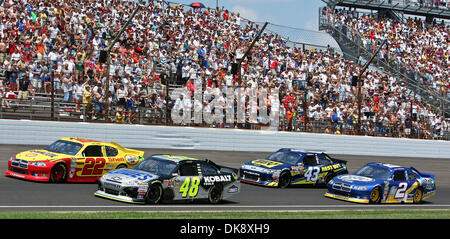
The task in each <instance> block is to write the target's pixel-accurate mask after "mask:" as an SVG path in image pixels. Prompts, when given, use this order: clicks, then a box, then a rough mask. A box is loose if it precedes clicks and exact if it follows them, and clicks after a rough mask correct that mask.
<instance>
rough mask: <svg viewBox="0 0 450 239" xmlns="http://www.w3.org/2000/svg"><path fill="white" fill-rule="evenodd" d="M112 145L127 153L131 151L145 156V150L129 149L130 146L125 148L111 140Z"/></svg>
mask: <svg viewBox="0 0 450 239" xmlns="http://www.w3.org/2000/svg"><path fill="white" fill-rule="evenodd" d="M111 144H112V145H114V146H116V147H117V148H119V149H120V150H122V151H124V152H125V153H130V154H138V155H139V156H141V157H144V151H140V150H135V149H129V148H124V147H122V146H121V145H119V144H118V143H116V142H111Z"/></svg>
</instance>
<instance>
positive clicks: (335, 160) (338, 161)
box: [322, 153, 347, 165]
mask: <svg viewBox="0 0 450 239" xmlns="http://www.w3.org/2000/svg"><path fill="white" fill-rule="evenodd" d="M322 154H323V155H325V156H327V157H329V158H330V159H332V160H333V162H335V163H343V164H345V165H347V160H343V159H337V158H333V157H331V156H330V155H328V154H326V153H322Z"/></svg>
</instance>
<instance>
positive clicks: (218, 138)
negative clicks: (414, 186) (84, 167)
mask: <svg viewBox="0 0 450 239" xmlns="http://www.w3.org/2000/svg"><path fill="white" fill-rule="evenodd" d="M61 137H85V138H89V139H96V140H100V141H107V142H110V141H114V142H117V143H119V144H121V145H123V146H125V147H132V148H133V147H134V148H168V149H197V150H222V151H255V152H273V151H275V150H277V149H279V148H296V149H303V150H311V151H325V152H327V153H329V154H348V155H368V156H398V157H430V158H448V159H450V141H432V140H418V139H397V138H384V137H370V136H346V135H328V134H312V133H298V132H277V131H253V130H240V129H214V128H192V127H166V126H143V125H118V124H102V123H72V122H47V121H29V120H0V144H23V145H47V144H50V143H52V142H54V141H55V140H57V139H58V138H61Z"/></svg>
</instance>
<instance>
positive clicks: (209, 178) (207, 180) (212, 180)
mask: <svg viewBox="0 0 450 239" xmlns="http://www.w3.org/2000/svg"><path fill="white" fill-rule="evenodd" d="M203 178H204V180H205V181H204V182H203V185H213V184H214V183H216V182H231V180H232V179H231V175H220V176H205V177H203Z"/></svg>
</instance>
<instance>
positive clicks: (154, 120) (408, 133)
mask: <svg viewBox="0 0 450 239" xmlns="http://www.w3.org/2000/svg"><path fill="white" fill-rule="evenodd" d="M1 102H2V104H0V119H29V120H44V121H66V122H67V121H70V122H93V123H105V122H111V123H116V124H139V125H166V126H189V127H208V128H235V129H252V130H266V129H270V130H276V131H289V132H310V133H325V134H340V135H357V132H358V130H357V123H356V122H357V119H355V118H354V117H352V116H348V117H347V116H344V117H341V118H340V119H338V120H336V119H335V120H333V119H319V120H317V119H316V120H315V119H314V118H313V117H311V116H308V115H307V114H305V113H304V111H301V110H300V111H298V112H296V113H295V114H293V115H290V116H288V115H289V113H286V112H285V111H284V110H283V109H282V108H281V110H280V113H279V122H278V125H275V126H274V125H273V124H271V122H268V123H264V121H263V120H261V119H260V118H259V117H258V118H257V123H250V120H249V113H248V112H246V115H245V122H244V123H237V122H236V121H235V123H227V120H226V115H225V114H224V115H223V120H222V122H223V123H206V122H202V123H194V116H192V120H190V122H187V123H184V122H183V123H174V121H173V120H172V112H171V111H172V109H173V107H174V103H175V100H170V102H169V103H168V104H166V103H167V102H164V103H163V104H160V105H157V106H151V107H149V106H148V105H146V106H145V107H144V106H141V105H139V104H138V102H134V103H132V104H131V105H129V106H127V107H118V106H117V105H115V104H112V106H111V107H110V114H109V115H105V103H104V102H98V101H93V102H92V103H89V104H83V103H81V102H78V103H73V102H64V101H63V98H62V95H56V97H55V98H54V100H52V99H51V98H50V97H46V96H39V95H35V96H28V99H26V100H19V99H17V98H16V97H10V98H3V99H1ZM302 103H303V102H301V101H300V105H302ZM236 116H237V111H236V109H235V110H234V117H236ZM367 116H368V117H367V120H363V121H362V124H361V133H362V134H363V135H367V136H379V137H397V138H416V139H442V140H450V132H449V131H448V129H446V128H442V127H438V126H436V125H434V126H431V125H428V124H423V125H417V124H414V123H412V124H395V125H394V124H390V123H386V122H385V121H381V120H379V119H377V118H375V117H373V116H371V114H370V112H367ZM235 119H236V118H235ZM424 121H425V119H423V117H422V116H418V118H417V119H415V121H414V122H424ZM272 123H273V122H272Z"/></svg>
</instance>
